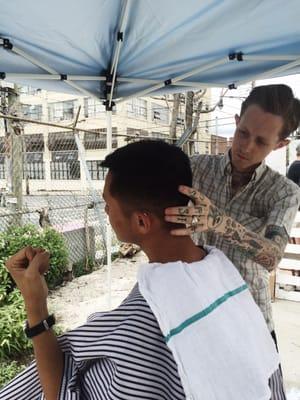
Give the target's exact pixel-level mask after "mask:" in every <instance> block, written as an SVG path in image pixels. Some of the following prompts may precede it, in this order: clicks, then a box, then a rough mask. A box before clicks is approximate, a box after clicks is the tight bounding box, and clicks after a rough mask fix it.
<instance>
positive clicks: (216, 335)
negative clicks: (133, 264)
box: [138, 248, 279, 400]
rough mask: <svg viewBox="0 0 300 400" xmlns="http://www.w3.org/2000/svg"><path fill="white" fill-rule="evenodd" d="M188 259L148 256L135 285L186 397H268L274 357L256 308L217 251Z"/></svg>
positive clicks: (236, 399) (259, 399) (229, 399)
mask: <svg viewBox="0 0 300 400" xmlns="http://www.w3.org/2000/svg"><path fill="white" fill-rule="evenodd" d="M208 251H209V254H208V255H207V256H206V257H205V258H204V259H203V260H201V261H198V262H194V263H190V264H188V263H183V262H174V263H166V264H160V263H148V264H144V265H141V267H140V269H139V272H138V283H139V289H140V292H141V293H142V295H143V296H144V298H145V299H146V301H147V303H148V304H149V306H150V308H151V309H152V311H153V313H154V315H155V317H156V318H157V320H158V323H159V326H160V328H161V330H162V333H163V335H164V336H165V339H166V341H167V344H168V346H169V347H170V349H171V351H172V353H173V355H174V358H175V361H176V363H177V365H178V371H179V375H180V378H181V381H182V384H183V388H184V390H185V393H186V396H187V399H199V400H200V399H201V400H241V399H242V400H269V399H270V397H271V393H270V389H269V386H268V379H269V378H270V376H271V375H272V373H273V372H274V371H275V370H276V369H277V368H278V364H279V358H278V353H277V351H276V348H275V345H274V342H273V340H272V338H271V335H270V332H269V330H268V328H267V325H266V323H265V321H264V318H263V315H262V313H261V311H260V310H259V308H258V306H257V305H256V304H255V302H254V300H253V298H252V296H251V294H250V292H249V290H248V288H247V287H246V285H245V282H244V281H243V279H242V277H241V276H240V274H239V272H238V271H237V269H236V268H235V267H234V265H233V264H232V263H231V261H229V259H228V258H227V257H226V256H225V255H224V253H222V252H221V251H219V250H217V249H215V248H208Z"/></svg>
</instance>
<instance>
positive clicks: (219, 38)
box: [0, 0, 300, 151]
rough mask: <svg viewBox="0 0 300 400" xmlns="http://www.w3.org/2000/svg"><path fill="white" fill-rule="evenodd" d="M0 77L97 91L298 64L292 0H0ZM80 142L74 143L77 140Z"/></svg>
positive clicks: (226, 80) (243, 75)
mask: <svg viewBox="0 0 300 400" xmlns="http://www.w3.org/2000/svg"><path fill="white" fill-rule="evenodd" d="M0 9H1V13H0V79H2V80H7V81H9V82H15V83H21V84H24V85H31V86H36V87H39V88H44V89H47V90H54V91H60V92H66V93H76V94H82V95H87V96H92V97H95V98H97V99H102V100H103V101H104V102H105V105H106V109H107V111H108V113H107V115H108V129H107V132H108V139H107V147H108V150H111V109H112V106H113V105H114V104H115V103H118V102H121V101H123V100H125V99H128V98H130V97H139V96H145V95H154V94H159V93H172V92H183V91H186V90H193V89H199V88H206V87H228V88H230V89H233V88H235V87H237V86H238V85H241V84H243V83H246V82H248V81H251V80H255V79H263V78H267V77H268V78H270V77H276V76H282V75H288V74H295V73H297V72H299V71H300V24H299V16H300V2H299V0H287V1H282V0H251V1H246V0H226V1H222V0H185V1H179V0H178V1H174V0H76V1H74V0H63V1H62V0H52V1H51V2H46V1H39V0H27V1H24V0H11V1H7V0H0ZM79 151H80V149H79Z"/></svg>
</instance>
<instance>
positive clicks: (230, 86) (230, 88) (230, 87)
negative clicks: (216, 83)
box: [228, 83, 237, 90]
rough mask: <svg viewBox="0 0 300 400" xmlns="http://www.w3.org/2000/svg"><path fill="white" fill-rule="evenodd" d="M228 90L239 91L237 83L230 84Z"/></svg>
mask: <svg viewBox="0 0 300 400" xmlns="http://www.w3.org/2000/svg"><path fill="white" fill-rule="evenodd" d="M228 89H229V90H232V89H237V87H236V86H235V83H230V84H229V85H228Z"/></svg>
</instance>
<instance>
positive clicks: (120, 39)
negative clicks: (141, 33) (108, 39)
mask: <svg viewBox="0 0 300 400" xmlns="http://www.w3.org/2000/svg"><path fill="white" fill-rule="evenodd" d="M123 39H124V32H120V31H119V32H118V33H117V42H123Z"/></svg>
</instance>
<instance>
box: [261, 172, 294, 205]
mask: <svg viewBox="0 0 300 400" xmlns="http://www.w3.org/2000/svg"><path fill="white" fill-rule="evenodd" d="M266 174H267V175H266V177H267V179H268V181H269V180H270V181H271V182H273V190H274V192H277V193H278V194H279V193H280V192H281V191H284V192H286V194H287V195H297V196H298V197H299V198H300V189H299V187H298V185H296V184H295V183H294V182H293V181H291V180H290V179H288V178H287V177H286V176H284V175H282V174H280V173H279V172H277V171H275V170H274V169H272V168H270V167H268V166H267V167H266Z"/></svg>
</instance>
